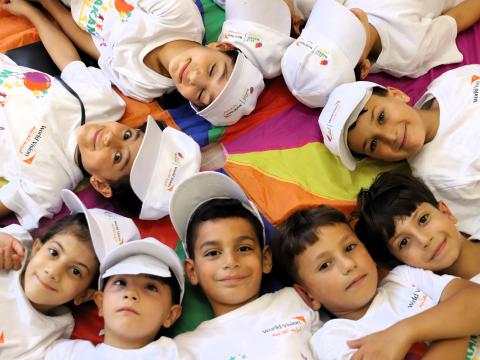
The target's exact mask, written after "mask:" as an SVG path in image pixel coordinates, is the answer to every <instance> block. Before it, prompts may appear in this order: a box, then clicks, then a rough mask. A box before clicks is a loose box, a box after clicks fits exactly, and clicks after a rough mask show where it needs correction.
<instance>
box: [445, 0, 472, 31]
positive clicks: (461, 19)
mask: <svg viewBox="0 0 480 360" xmlns="http://www.w3.org/2000/svg"><path fill="white" fill-rule="evenodd" d="M444 15H449V16H451V17H453V18H454V19H455V21H456V22H457V33H459V32H461V31H463V30H465V29H468V28H469V27H470V26H472V25H474V24H475V23H476V22H477V21H478V20H479V19H480V1H478V0H465V1H463V2H462V3H460V4H458V5H457V6H454V7H453V8H451V9H450V10H448V11H447V12H445V14H444Z"/></svg>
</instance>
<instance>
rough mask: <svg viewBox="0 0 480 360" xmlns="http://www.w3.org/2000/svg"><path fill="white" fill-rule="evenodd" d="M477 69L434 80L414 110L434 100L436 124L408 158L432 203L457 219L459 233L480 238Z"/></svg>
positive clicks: (479, 77)
mask: <svg viewBox="0 0 480 360" xmlns="http://www.w3.org/2000/svg"><path fill="white" fill-rule="evenodd" d="M479 91H480V65H468V66H462V67H460V68H457V69H454V70H450V71H448V72H446V73H444V74H443V75H442V76H440V77H438V78H437V79H436V80H434V81H433V82H432V83H431V84H430V86H429V88H428V90H427V92H426V93H425V94H424V95H423V96H422V98H421V99H420V100H419V101H418V102H417V104H416V105H415V107H417V108H421V107H423V106H424V105H425V103H427V102H428V101H430V100H431V99H433V98H436V99H437V101H438V104H439V106H440V124H439V127H438V130H437V134H436V135H435V137H434V138H433V140H432V141H430V142H429V143H427V144H425V145H424V146H423V148H422V149H421V151H420V152H419V153H418V154H417V155H415V156H413V157H411V158H410V159H408V162H409V164H410V167H411V168H412V172H413V175H415V176H417V177H419V178H421V179H422V180H423V181H424V182H425V184H426V185H427V186H428V187H429V188H430V190H432V192H433V194H434V195H435V197H436V198H437V200H444V201H445V202H446V204H447V205H448V207H449V208H450V210H451V211H452V213H453V214H455V217H456V218H457V220H458V224H457V226H458V229H459V230H460V231H463V232H465V233H467V234H470V235H471V236H472V237H474V238H477V239H478V238H479V236H480V234H479V232H480V213H479V212H478V209H479V208H480V151H479V149H480V141H479V136H480V121H479V119H480V99H479V96H480V94H479Z"/></svg>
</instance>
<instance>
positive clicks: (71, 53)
mask: <svg viewBox="0 0 480 360" xmlns="http://www.w3.org/2000/svg"><path fill="white" fill-rule="evenodd" d="M0 9H5V10H7V11H9V12H10V13H12V14H14V15H20V16H25V17H26V18H27V19H28V20H30V21H31V23H32V24H33V25H34V26H35V27H36V28H37V31H38V34H39V36H40V39H41V40H42V42H43V44H44V45H45V48H46V49H47V51H48V54H49V55H50V57H51V58H52V60H53V62H54V63H55V65H57V67H58V68H59V69H60V70H63V69H64V68H65V67H66V66H67V65H68V64H70V63H71V62H72V61H75V60H80V56H79V55H78V52H77V49H75V46H73V44H72V42H71V41H70V40H69V39H68V38H67V36H66V35H65V34H64V33H63V32H62V31H61V30H60V29H58V28H57V27H56V26H55V25H54V24H53V23H52V22H51V21H50V20H48V19H47V17H46V16H45V15H44V14H43V13H42V12H41V11H40V10H38V9H37V8H36V7H34V6H32V5H31V4H29V3H28V2H26V1H25V0H10V1H9V2H8V3H4V4H0Z"/></svg>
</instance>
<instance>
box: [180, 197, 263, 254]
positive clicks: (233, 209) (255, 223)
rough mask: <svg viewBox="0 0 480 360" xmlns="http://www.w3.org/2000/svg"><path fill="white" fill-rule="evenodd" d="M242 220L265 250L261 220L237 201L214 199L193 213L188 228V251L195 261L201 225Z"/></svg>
mask: <svg viewBox="0 0 480 360" xmlns="http://www.w3.org/2000/svg"><path fill="white" fill-rule="evenodd" d="M236 217H239V218H242V219H245V220H246V221H248V222H249V223H250V224H251V225H252V227H253V230H254V231H255V234H256V235H257V239H258V242H259V244H260V248H263V225H262V223H261V222H260V220H259V219H258V218H257V217H256V216H255V215H254V214H253V213H252V212H251V211H250V210H248V209H247V208H245V207H244V206H243V205H242V203H241V202H240V201H239V200H237V199H212V200H209V201H207V202H205V203H204V204H202V205H200V206H199V207H198V209H197V210H195V212H194V213H193V215H192V217H191V218H190V222H189V223H188V228H187V239H186V240H187V251H188V254H189V255H190V257H191V258H192V259H193V258H194V257H195V253H194V251H193V249H194V248H195V240H196V238H197V230H198V228H199V226H200V224H201V223H203V222H205V221H209V220H217V219H227V218H236Z"/></svg>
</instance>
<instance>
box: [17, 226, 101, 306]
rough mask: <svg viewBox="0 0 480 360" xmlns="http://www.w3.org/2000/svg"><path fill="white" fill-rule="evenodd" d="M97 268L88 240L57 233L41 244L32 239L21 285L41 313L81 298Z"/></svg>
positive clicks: (96, 261)
mask: <svg viewBox="0 0 480 360" xmlns="http://www.w3.org/2000/svg"><path fill="white" fill-rule="evenodd" d="M97 270H98V260H97V258H96V256H95V252H94V250H93V247H92V245H91V243H90V242H88V241H80V240H78V239H77V238H76V237H75V236H73V235H71V234H68V233H59V234H57V235H55V236H53V237H52V238H51V239H50V240H48V241H47V242H46V243H45V244H43V245H42V244H41V243H40V241H39V240H36V241H35V244H34V246H33V249H32V255H31V258H30V261H29V262H28V264H27V267H26V269H25V275H24V279H23V288H24V290H25V295H26V296H27V298H28V299H29V300H30V302H31V303H32V305H33V306H34V307H35V308H36V309H37V310H38V311H41V312H44V313H46V312H48V311H49V310H51V309H53V308H55V307H57V306H60V305H63V304H66V303H68V302H70V301H72V300H75V299H77V298H79V297H83V296H84V294H85V293H86V291H87V288H88V286H89V284H90V283H91V281H92V280H93V277H94V276H95V274H96V272H97Z"/></svg>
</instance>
